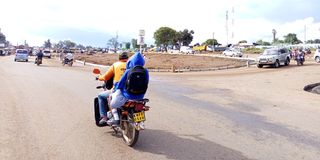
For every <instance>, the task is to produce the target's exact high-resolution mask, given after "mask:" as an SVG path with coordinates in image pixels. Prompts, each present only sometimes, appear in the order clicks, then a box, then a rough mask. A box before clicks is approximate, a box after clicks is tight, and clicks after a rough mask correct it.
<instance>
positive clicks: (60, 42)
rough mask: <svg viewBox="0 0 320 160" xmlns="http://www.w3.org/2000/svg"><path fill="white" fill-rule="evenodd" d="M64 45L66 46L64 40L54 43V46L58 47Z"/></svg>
mask: <svg viewBox="0 0 320 160" xmlns="http://www.w3.org/2000/svg"><path fill="white" fill-rule="evenodd" d="M63 47H64V43H63V41H59V42H58V43H57V44H55V45H54V48H57V49H61V48H63Z"/></svg>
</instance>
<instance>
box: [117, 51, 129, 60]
mask: <svg viewBox="0 0 320 160" xmlns="http://www.w3.org/2000/svg"><path fill="white" fill-rule="evenodd" d="M128 58H129V57H128V52H122V53H120V54H119V60H126V59H128Z"/></svg>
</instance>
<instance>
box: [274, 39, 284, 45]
mask: <svg viewBox="0 0 320 160" xmlns="http://www.w3.org/2000/svg"><path fill="white" fill-rule="evenodd" d="M283 43H284V40H281V39H278V38H276V39H275V40H274V42H273V44H283Z"/></svg>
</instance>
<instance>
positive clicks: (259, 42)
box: [256, 39, 271, 46]
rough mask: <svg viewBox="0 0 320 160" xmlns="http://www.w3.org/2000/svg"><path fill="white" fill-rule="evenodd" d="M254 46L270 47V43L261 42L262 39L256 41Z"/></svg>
mask: <svg viewBox="0 0 320 160" xmlns="http://www.w3.org/2000/svg"><path fill="white" fill-rule="evenodd" d="M256 44H258V45H262V46H270V45H271V43H270V42H265V41H263V40H262V39H260V40H258V41H257V42H256Z"/></svg>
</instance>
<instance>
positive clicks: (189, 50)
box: [180, 46, 194, 54]
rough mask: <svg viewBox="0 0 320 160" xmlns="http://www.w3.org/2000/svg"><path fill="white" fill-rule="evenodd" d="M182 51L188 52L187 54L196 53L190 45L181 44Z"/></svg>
mask: <svg viewBox="0 0 320 160" xmlns="http://www.w3.org/2000/svg"><path fill="white" fill-rule="evenodd" d="M180 52H181V53H187V54H191V53H194V51H193V50H192V48H190V47H188V46H181V47H180Z"/></svg>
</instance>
